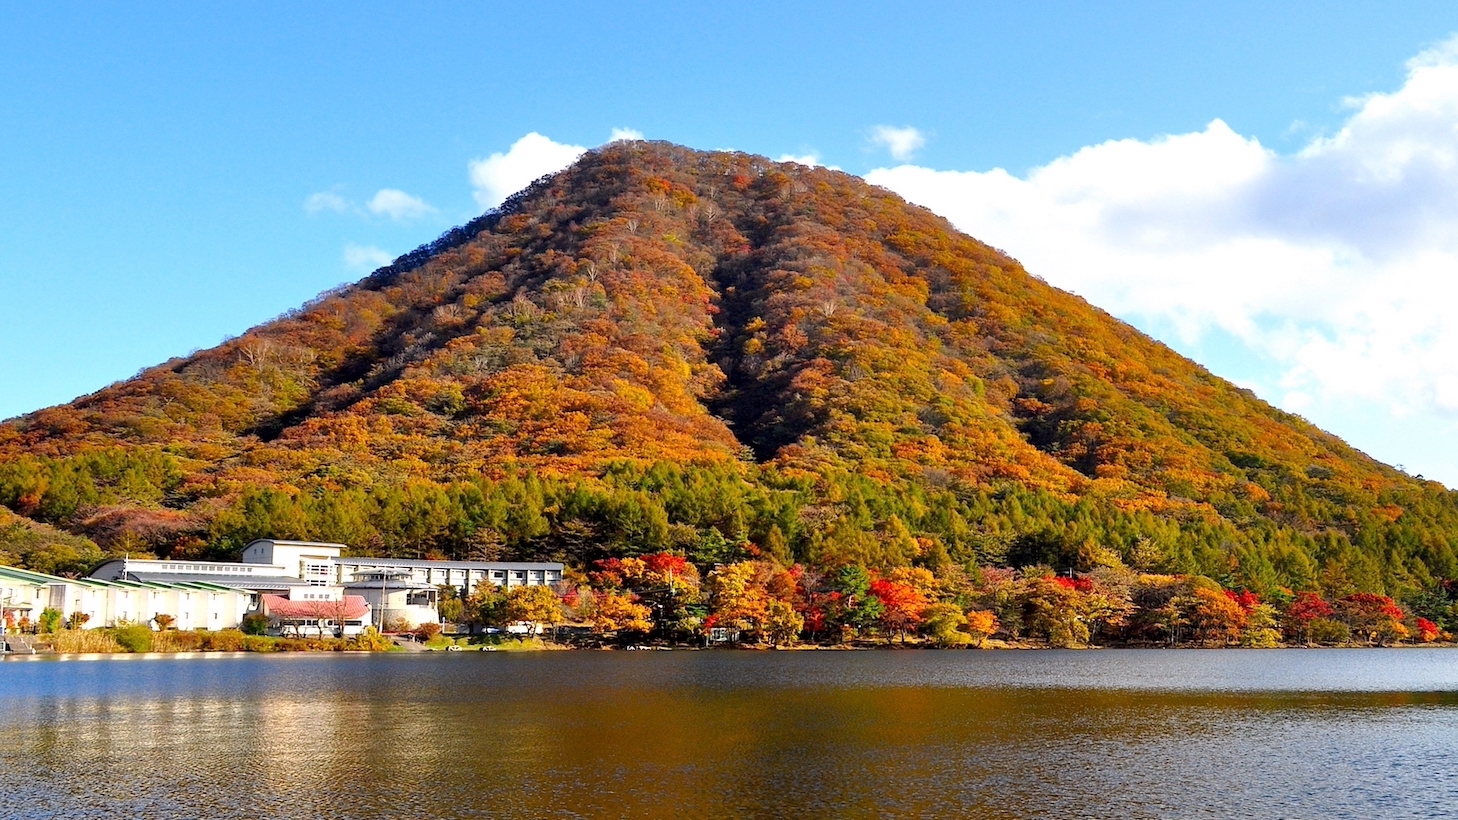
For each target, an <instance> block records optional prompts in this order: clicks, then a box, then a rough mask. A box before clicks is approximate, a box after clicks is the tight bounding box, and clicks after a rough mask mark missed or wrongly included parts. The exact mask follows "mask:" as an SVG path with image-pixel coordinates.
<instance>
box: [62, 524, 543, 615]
mask: <svg viewBox="0 0 1458 820" xmlns="http://www.w3.org/2000/svg"><path fill="white" fill-rule="evenodd" d="M347 549H348V547H346V546H345V545H344V544H330V543H321V542H314V541H285V540H280V539H276V538H260V539H258V540H255V541H252V542H250V543H249V544H248V545H247V546H246V547H244V548H243V560H242V561H241V562H237V563H235V562H230V561H170V560H158V559H154V558H146V559H143V558H117V559H114V560H111V561H107V562H105V563H103V564H101V565H100V566H98V567H97V568H96V569H95V570H92V572H91V575H90V577H89V578H86V579H84V581H77V582H73V583H74V584H76V585H78V588H77V589H76V590H74V591H71V592H67V593H66V595H67V596H69V597H68V598H67V600H68V601H71V600H72V599H73V598H74V599H76V600H79V601H82V602H83V603H81V604H75V606H76V607H82V606H88V604H85V603H84V602H86V601H90V600H91V599H92V598H93V597H95V596H96V595H99V594H100V593H95V592H88V591H87V589H88V588H86V587H85V584H87V583H97V582H101V583H110V584H114V585H125V584H141V585H147V586H148V587H149V588H150V587H156V588H158V589H162V588H171V587H176V588H178V589H179V590H182V589H184V588H187V589H190V588H191V587H193V586H195V585H197V584H205V585H212V586H215V587H220V588H222V589H224V590H229V591H233V592H237V593H240V594H243V595H246V596H248V606H247V607H245V609H244V610H243V612H247V611H249V610H252V611H263V610H264V609H265V606H264V600H263V596H265V595H271V596H274V598H276V599H277V600H276V601H274V603H275V604H277V601H290V600H294V598H293V594H294V593H293V591H294V590H295V589H297V588H300V587H313V588H316V589H329V590H334V594H338V595H343V594H344V590H345V589H348V590H349V591H350V592H351V593H352V594H357V595H361V596H364V597H365V598H367V599H368V600H367V603H368V604H369V605H370V607H371V608H372V610H373V611H374V613H375V616H376V618H375V620H377V621H380V623H381V624H383V625H390V624H395V623H399V622H408V623H410V624H411V625H418V624H422V623H426V622H435V621H438V620H439V616H438V614H437V613H436V599H437V595H438V590H439V587H442V586H447V585H448V586H453V587H455V588H456V589H457V590H458V591H459V592H460V594H461V595H462V597H464V596H466V595H469V594H470V593H471V591H472V590H474V589H475V588H476V587H477V586H478V585H479V584H481V583H482V582H489V583H492V584H495V585H496V586H499V587H504V588H511V587H519V586H539V585H544V584H545V585H549V586H550V585H552V584H556V583H558V582H559V581H561V580H562V569H563V567H562V565H561V564H559V563H555V562H542V563H529V562H504V561H426V560H420V559H412V558H363V557H361V558H346V557H343V553H344V552H345V551H346V550H347ZM382 577H383V578H384V579H385V582H386V588H385V589H384V590H383V591H381V589H380V581H381V579H382ZM178 594H179V595H181V594H183V593H182V592H179V593H178ZM187 594H188V595H191V594H192V593H191V592H188V593H187ZM103 597H104V596H103ZM123 598H127V596H123ZM191 603H192V601H191V599H190V598H188V599H180V600H179V603H178V605H177V607H176V608H177V609H178V611H185V612H192V611H193V610H192V609H189V608H188V606H184V604H191ZM90 606H91V608H92V609H94V610H96V611H97V612H98V613H99V612H100V611H101V608H100V607H99V606H96V605H90ZM139 607H140V603H139V602H136V601H131V600H124V601H123V602H122V604H121V611H125V612H136V611H138V609H139ZM197 611H199V612H200V611H201V609H198V610H197ZM211 612H212V610H211V609H209V610H208V613H209V615H211ZM241 619H242V613H241V612H240V613H239V616H238V620H239V621H241ZM316 620H317V619H316ZM188 622H189V623H194V622H195V621H193V620H189V621H188ZM197 625H198V626H201V627H206V628H209V629H212V628H216V627H212V626H210V625H209V624H208V623H206V622H202V623H198V624H197ZM234 625H236V622H235V624H234ZM178 628H180V629H188V628H192V627H184V626H182V619H181V618H179V621H178Z"/></svg>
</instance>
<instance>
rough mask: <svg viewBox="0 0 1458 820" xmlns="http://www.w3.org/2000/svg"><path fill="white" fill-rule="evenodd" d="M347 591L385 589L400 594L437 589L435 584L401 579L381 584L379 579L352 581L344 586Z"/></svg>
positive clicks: (391, 579)
mask: <svg viewBox="0 0 1458 820" xmlns="http://www.w3.org/2000/svg"><path fill="white" fill-rule="evenodd" d="M344 588H345V589H374V590H379V589H384V590H385V591H386V592H392V591H393V592H399V591H400V590H402V589H405V590H410V589H435V584H422V583H416V582H414V581H406V580H402V579H399V578H387V579H385V581H384V582H381V581H380V580H379V579H378V578H376V579H375V580H373V581H350V582H349V583H347V584H345V585H344Z"/></svg>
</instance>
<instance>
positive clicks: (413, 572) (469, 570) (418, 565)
mask: <svg viewBox="0 0 1458 820" xmlns="http://www.w3.org/2000/svg"><path fill="white" fill-rule="evenodd" d="M347 549H348V547H346V546H345V545H343V544H329V543H320V542H312V541H281V540H278V539H273V538H260V539H258V540H256V541H253V542H251V543H249V544H248V546H246V547H244V548H243V561H244V563H251V564H267V565H270V566H274V567H283V568H284V569H285V571H286V572H287V573H288V574H290V575H292V576H294V577H296V578H301V579H305V580H307V581H308V582H309V583H316V584H320V585H328V584H338V585H346V584H350V583H352V582H354V581H355V580H357V579H358V578H360V577H361V575H369V576H370V577H376V576H377V573H379V572H381V571H391V572H397V573H408V575H407V576H405V577H406V578H408V580H409V581H410V582H412V583H415V584H428V585H430V586H434V587H441V586H447V585H449V586H453V587H455V588H456V589H458V590H459V591H460V592H461V593H462V594H463V595H468V594H470V592H471V590H473V589H475V588H476V586H477V585H478V584H480V583H481V582H482V581H490V582H491V583H493V584H495V585H497V586H499V587H508V588H510V587H519V586H538V585H541V584H546V585H549V586H550V585H552V584H555V583H557V582H559V581H561V580H562V565H561V564H559V563H556V562H554V561H545V562H540V563H537V562H513V561H428V560H424V559H417V558H369V557H352V558H346V557H343V552H344V551H345V550H347Z"/></svg>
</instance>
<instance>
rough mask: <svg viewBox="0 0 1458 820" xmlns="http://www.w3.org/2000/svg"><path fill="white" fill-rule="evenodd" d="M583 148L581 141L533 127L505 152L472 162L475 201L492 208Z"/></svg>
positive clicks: (557, 168)
mask: <svg viewBox="0 0 1458 820" xmlns="http://www.w3.org/2000/svg"><path fill="white" fill-rule="evenodd" d="M586 152H587V149H586V148H583V147H582V146H580V145H564V144H562V143H560V142H554V141H553V140H551V139H549V138H547V137H544V136H542V135H541V134H538V133H537V132H535V131H533V132H532V133H530V134H527V135H526V136H524V137H522V138H521V139H519V140H517V141H516V142H514V143H512V145H511V148H510V149H509V150H508V151H507V152H506V153H504V154H502V153H495V154H492V155H491V156H489V157H487V158H485V159H478V160H473V161H472V162H471V164H470V166H469V167H470V175H471V187H473V188H475V189H476V190H475V196H476V202H477V203H479V204H480V205H481V207H483V208H494V207H496V206H497V205H500V204H501V203H502V202H503V201H504V200H505V199H506V198H507V197H509V196H511V195H512V194H514V193H516V192H517V191H520V190H521V189H522V188H525V187H526V186H528V185H530V184H531V183H532V182H534V181H535V180H536V179H537V178H538V177H542V176H545V175H547V174H550V173H553V172H556V171H560V170H562V169H563V168H566V167H567V166H569V165H571V164H572V163H574V162H576V161H577V158H578V157H580V156H582V155H583V154H584V153H586Z"/></svg>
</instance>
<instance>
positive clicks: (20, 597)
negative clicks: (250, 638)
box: [0, 567, 253, 629]
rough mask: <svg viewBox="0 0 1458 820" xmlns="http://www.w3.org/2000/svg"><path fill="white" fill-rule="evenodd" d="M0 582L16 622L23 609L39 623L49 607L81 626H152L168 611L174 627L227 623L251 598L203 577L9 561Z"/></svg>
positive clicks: (237, 618) (232, 624)
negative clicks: (42, 567) (155, 577)
mask: <svg viewBox="0 0 1458 820" xmlns="http://www.w3.org/2000/svg"><path fill="white" fill-rule="evenodd" d="M0 584H3V587H0V606H3V608H4V609H5V611H6V612H14V613H15V616H14V620H15V621H16V626H17V627H18V626H19V621H20V617H21V615H22V614H24V615H27V616H28V618H29V622H30V625H31V628H35V627H37V626H39V624H40V614H41V612H42V611H43V610H45V609H48V608H49V609H54V610H56V611H57V612H59V613H60V614H61V622H62V624H63V625H66V624H69V625H74V626H80V627H83V628H86V629H94V628H97V627H108V626H117V625H118V624H123V623H141V624H152V625H154V626H155V623H156V620H155V619H156V617H157V616H158V615H166V616H170V617H171V618H172V624H171V625H172V626H173V627H175V628H177V629H231V628H236V627H238V626H239V625H240V624H241V623H242V622H243V616H244V615H246V614H247V613H248V610H249V608H250V606H251V604H252V598H253V596H252V594H251V593H249V592H247V591H245V590H240V589H235V588H232V587H227V586H222V585H220V584H213V583H209V582H207V581H188V582H183V583H176V584H169V583H156V582H144V581H129V580H103V579H98V578H58V577H56V576H54V575H45V574H43V573H39V572H30V571H28V570H19V569H14V568H12V567H0ZM7 599H8V601H9V603H4V602H5V601H6V600H7ZM27 605H28V608H27Z"/></svg>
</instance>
